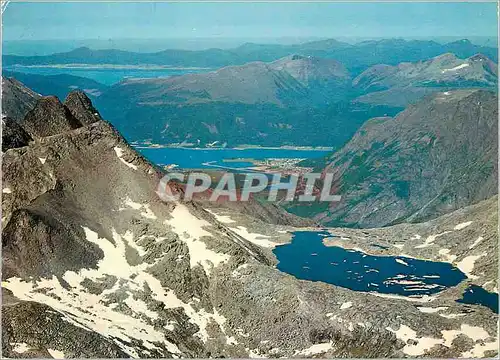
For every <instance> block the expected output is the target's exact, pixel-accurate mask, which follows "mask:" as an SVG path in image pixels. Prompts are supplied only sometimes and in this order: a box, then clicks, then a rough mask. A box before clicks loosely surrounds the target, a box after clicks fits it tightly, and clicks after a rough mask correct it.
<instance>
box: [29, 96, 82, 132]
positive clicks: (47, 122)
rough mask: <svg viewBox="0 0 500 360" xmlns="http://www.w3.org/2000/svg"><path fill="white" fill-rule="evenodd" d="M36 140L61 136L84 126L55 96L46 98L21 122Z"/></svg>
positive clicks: (39, 101)
mask: <svg viewBox="0 0 500 360" xmlns="http://www.w3.org/2000/svg"><path fill="white" fill-rule="evenodd" d="M20 123H21V125H22V126H23V128H24V129H26V131H27V132H28V133H29V134H30V135H31V136H32V137H34V138H40V137H46V136H51V135H56V134H59V133H61V132H63V131H68V130H72V129H76V128H78V127H81V126H82V123H81V122H80V121H79V120H77V119H76V118H75V117H74V116H73V115H72V114H71V112H70V110H69V109H68V108H67V107H66V106H64V105H63V104H62V103H61V102H60V101H59V99H58V98H56V97H55V96H44V97H42V98H41V99H40V100H38V102H37V103H36V105H35V107H34V108H33V109H32V110H30V111H29V112H28V114H27V115H26V117H25V118H24V119H23V120H22V121H21V122H20Z"/></svg>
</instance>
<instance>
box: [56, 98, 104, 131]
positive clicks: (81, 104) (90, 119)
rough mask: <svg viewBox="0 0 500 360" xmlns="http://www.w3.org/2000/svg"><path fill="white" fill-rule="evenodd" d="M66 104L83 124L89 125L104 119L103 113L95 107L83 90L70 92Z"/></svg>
mask: <svg viewBox="0 0 500 360" xmlns="http://www.w3.org/2000/svg"><path fill="white" fill-rule="evenodd" d="M64 105H65V106H66V107H67V108H68V109H69V111H70V112H71V114H72V115H73V116H74V117H75V118H76V119H77V120H78V121H80V123H82V124H83V125H89V124H92V123H95V122H96V121H100V120H102V118H101V115H99V112H98V111H97V110H96V109H95V108H94V106H93V105H92V102H91V101H90V99H89V98H88V96H87V95H85V93H84V92H83V91H81V90H75V91H72V92H70V93H69V94H68V96H67V97H66V100H64Z"/></svg>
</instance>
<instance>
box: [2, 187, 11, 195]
mask: <svg viewBox="0 0 500 360" xmlns="http://www.w3.org/2000/svg"><path fill="white" fill-rule="evenodd" d="M2 193H3V194H10V193H12V190H11V189H10V188H8V187H6V188H3V189H2Z"/></svg>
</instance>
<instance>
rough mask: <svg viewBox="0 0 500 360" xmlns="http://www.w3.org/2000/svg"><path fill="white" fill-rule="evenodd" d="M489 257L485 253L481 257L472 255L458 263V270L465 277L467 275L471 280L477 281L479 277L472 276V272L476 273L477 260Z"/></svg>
mask: <svg viewBox="0 0 500 360" xmlns="http://www.w3.org/2000/svg"><path fill="white" fill-rule="evenodd" d="M486 255H488V253H486V252H484V253H482V254H480V255H470V256H466V257H465V258H463V259H462V260H461V261H460V262H458V263H457V268H459V269H460V271H462V272H463V273H464V274H465V275H467V277H468V278H470V279H477V276H475V275H472V271H474V264H475V262H476V260H478V259H479V258H481V257H483V256H486Z"/></svg>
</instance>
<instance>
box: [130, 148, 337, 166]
mask: <svg viewBox="0 0 500 360" xmlns="http://www.w3.org/2000/svg"><path fill="white" fill-rule="evenodd" d="M137 150H138V151H139V152H140V153H141V154H142V155H144V156H145V157H147V158H148V159H149V160H150V161H152V162H153V163H155V164H157V165H170V164H176V165H177V166H178V167H179V168H181V169H210V168H212V169H216V168H221V167H223V168H226V169H227V168H241V169H243V168H247V167H251V166H253V164H252V163H251V162H249V161H244V160H242V161H231V162H225V161H224V160H234V159H254V160H265V159H314V158H320V157H322V156H326V155H328V154H329V153H330V151H329V150H302V149H268V148H246V149H233V148H224V149H193V148H191V149H189V148H144V147H137Z"/></svg>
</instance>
